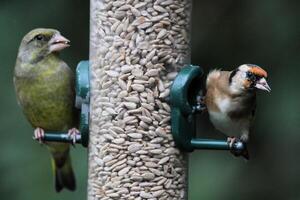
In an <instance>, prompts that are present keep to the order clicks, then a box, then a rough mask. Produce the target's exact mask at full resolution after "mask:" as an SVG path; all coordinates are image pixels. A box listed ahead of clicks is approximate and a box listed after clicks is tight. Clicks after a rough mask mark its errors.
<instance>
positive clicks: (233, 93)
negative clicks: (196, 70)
mask: <svg viewBox="0 0 300 200" xmlns="http://www.w3.org/2000/svg"><path fill="white" fill-rule="evenodd" d="M267 76H268V75H267V72H266V71H265V70H264V69H262V68H261V67H259V66H257V65H253V64H243V65H241V66H239V67H238V68H237V69H235V70H233V71H221V70H213V71H211V72H210V73H209V74H208V76H207V79H206V96H205V99H204V101H205V104H206V107H207V111H208V113H209V118H210V121H211V122H212V124H213V125H214V127H215V128H216V129H218V130H219V131H221V132H222V133H224V134H225V135H227V136H228V139H227V140H228V143H229V145H230V146H232V145H233V143H234V142H235V141H236V140H237V139H240V140H241V141H242V142H244V143H245V144H246V143H247V142H248V139H249V134H250V130H251V125H252V122H253V119H254V114H255V108H256V90H257V89H260V90H264V91H267V92H270V91H271V88H270V87H269V85H268V83H267V81H266V78H267ZM242 156H243V157H245V158H246V159H249V155H248V152H247V151H245V152H244V153H243V154H242Z"/></svg>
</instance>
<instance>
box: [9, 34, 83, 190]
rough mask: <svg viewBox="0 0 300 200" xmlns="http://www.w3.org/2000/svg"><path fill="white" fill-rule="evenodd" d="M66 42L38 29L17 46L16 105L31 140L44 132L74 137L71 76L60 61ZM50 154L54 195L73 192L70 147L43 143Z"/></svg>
mask: <svg viewBox="0 0 300 200" xmlns="http://www.w3.org/2000/svg"><path fill="white" fill-rule="evenodd" d="M69 42H70V41H69V40H68V39H66V38H65V37H63V36H62V35H61V34H60V32H59V31H57V30H55V29H47V28H38V29H34V30H32V31H30V32H29V33H28V34H26V35H25V36H24V38H23V40H22V42H21V44H20V47H19V52H18V57H17V61H16V66H15V71H14V85H15V90H16V96H17V99H18V103H19V105H20V106H21V108H22V110H23V113H24V114H25V116H26V118H27V119H28V121H29V122H30V124H31V125H32V126H33V127H34V128H35V130H34V139H36V140H39V141H40V142H42V141H43V137H44V132H45V131H51V132H62V131H68V134H69V135H70V137H71V138H75V137H76V134H78V133H79V131H78V130H77V129H76V128H75V127H76V126H77V124H78V121H77V120H78V115H77V110H76V108H75V107H74V105H75V104H74V101H75V91H74V81H75V79H74V73H73V72H72V70H71V69H70V68H69V67H68V65H67V64H66V63H65V62H64V61H63V60H62V59H60V58H59V52H60V51H61V50H63V49H65V48H66V47H69V46H70V45H69ZM44 143H45V144H46V146H47V147H48V149H49V151H50V153H51V155H52V166H53V171H54V175H55V189H56V191H57V192H59V191H61V190H62V189H63V188H64V187H65V188H67V189H69V190H72V191H73V190H75V188H76V184H75V177H74V173H73V169H72V166H71V159H70V155H69V151H70V144H62V143H57V142H51V143H50V142H44Z"/></svg>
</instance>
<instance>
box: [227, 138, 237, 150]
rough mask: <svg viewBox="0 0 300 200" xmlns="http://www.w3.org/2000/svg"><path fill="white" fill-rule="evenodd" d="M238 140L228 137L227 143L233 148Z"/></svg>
mask: <svg viewBox="0 0 300 200" xmlns="http://www.w3.org/2000/svg"><path fill="white" fill-rule="evenodd" d="M236 140H237V138H236V137H228V138H227V143H228V144H229V147H230V148H232V146H233V144H234V143H235V141H236Z"/></svg>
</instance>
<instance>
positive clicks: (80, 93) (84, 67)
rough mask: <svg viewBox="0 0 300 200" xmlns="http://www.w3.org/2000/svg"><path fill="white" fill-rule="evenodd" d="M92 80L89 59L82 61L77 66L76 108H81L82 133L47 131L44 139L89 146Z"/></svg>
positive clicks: (80, 128) (80, 130)
mask: <svg viewBox="0 0 300 200" xmlns="http://www.w3.org/2000/svg"><path fill="white" fill-rule="evenodd" d="M89 91H90V82H89V61H81V62H79V63H78V65H77V68H76V102H75V106H76V108H78V109H80V110H81V113H80V124H79V132H80V134H77V135H75V136H74V137H70V135H69V134H68V133H51V132H46V133H45V134H44V137H43V141H47V142H63V143H71V144H74V142H75V143H80V144H82V146H84V147H87V146H88V142H89V103H90V92H89Z"/></svg>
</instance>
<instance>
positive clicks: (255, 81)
mask: <svg viewBox="0 0 300 200" xmlns="http://www.w3.org/2000/svg"><path fill="white" fill-rule="evenodd" d="M239 69H240V70H242V71H244V72H245V76H244V78H245V79H244V84H243V86H244V88H245V89H254V88H257V89H260V90H265V91H267V92H270V91H271V88H270V86H269V85H268V83H267V80H266V78H267V76H268V74H267V72H266V71H265V70H264V69H262V68H261V67H259V66H257V65H251V64H245V65H242V66H240V67H239Z"/></svg>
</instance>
